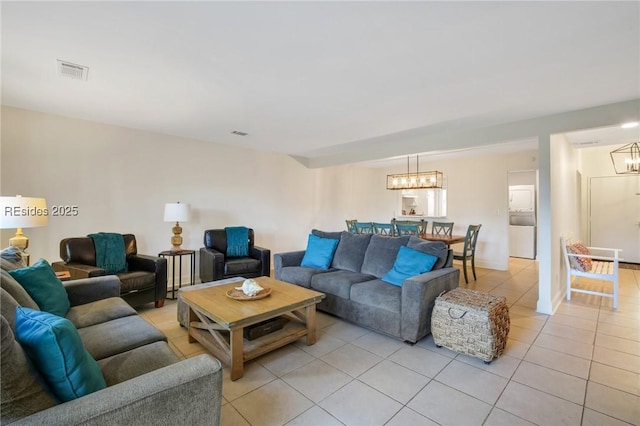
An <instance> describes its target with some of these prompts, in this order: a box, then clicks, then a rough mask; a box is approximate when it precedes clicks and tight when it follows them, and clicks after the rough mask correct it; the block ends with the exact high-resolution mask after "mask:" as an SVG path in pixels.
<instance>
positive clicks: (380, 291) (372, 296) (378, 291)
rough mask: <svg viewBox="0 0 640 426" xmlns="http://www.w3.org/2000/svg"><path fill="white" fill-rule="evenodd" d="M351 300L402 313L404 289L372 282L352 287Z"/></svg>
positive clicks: (376, 281) (377, 281)
mask: <svg viewBox="0 0 640 426" xmlns="http://www.w3.org/2000/svg"><path fill="white" fill-rule="evenodd" d="M351 300H352V301H354V302H358V303H360V304H362V305H366V306H371V307H375V308H377V309H384V310H385V311H390V312H394V313H399V312H400V305H401V301H402V288H401V287H398V286H395V285H391V284H387V283H385V282H384V281H382V280H372V281H366V282H363V283H358V284H354V285H352V286H351Z"/></svg>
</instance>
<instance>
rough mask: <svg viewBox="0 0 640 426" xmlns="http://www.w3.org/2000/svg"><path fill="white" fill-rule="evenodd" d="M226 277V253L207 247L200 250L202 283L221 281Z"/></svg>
mask: <svg viewBox="0 0 640 426" xmlns="http://www.w3.org/2000/svg"><path fill="white" fill-rule="evenodd" d="M223 277H224V253H222V252H219V251H218V250H215V249H210V248H206V247H201V248H200V281H201V282H203V283H206V282H209V281H217V280H221V279H222V278H223Z"/></svg>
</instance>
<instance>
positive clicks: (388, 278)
mask: <svg viewBox="0 0 640 426" xmlns="http://www.w3.org/2000/svg"><path fill="white" fill-rule="evenodd" d="M437 261H438V258H437V257H436V256H432V255H430V254H427V253H423V252H421V251H418V250H414V249H410V248H409V247H407V246H400V250H398V255H397V256H396V261H395V263H394V264H393V268H391V269H390V270H389V272H387V273H386V274H385V276H384V277H382V278H381V279H382V281H384V282H387V283H389V284H393V285H397V286H401V285H402V282H403V281H404V280H405V279H407V278H409V277H413V276H414V275H420V274H424V273H425V272H429V271H430V270H431V269H433V265H435V264H436V262H437Z"/></svg>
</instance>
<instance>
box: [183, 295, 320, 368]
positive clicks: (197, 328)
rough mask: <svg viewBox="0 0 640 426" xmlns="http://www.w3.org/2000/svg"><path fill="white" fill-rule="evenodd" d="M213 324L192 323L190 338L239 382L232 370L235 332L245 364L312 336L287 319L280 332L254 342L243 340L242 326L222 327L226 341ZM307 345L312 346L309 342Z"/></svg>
mask: <svg viewBox="0 0 640 426" xmlns="http://www.w3.org/2000/svg"><path fill="white" fill-rule="evenodd" d="M314 308H315V306H314ZM212 325H213V324H211V323H210V324H207V325H204V324H203V323H202V322H197V321H196V322H192V323H191V324H190V327H189V336H190V337H191V338H193V339H195V340H197V341H198V342H199V343H200V344H201V345H202V346H204V347H205V349H207V350H208V351H209V352H211V354H213V355H214V356H215V357H216V358H218V359H219V360H220V361H221V362H222V363H223V364H226V365H228V366H231V367H232V372H231V373H232V374H231V379H232V380H235V379H236V377H234V376H236V374H237V373H235V372H234V371H233V370H234V369H233V366H234V364H235V363H234V362H233V360H232V359H231V358H232V353H233V350H232V349H231V346H232V342H231V334H232V332H233V334H234V335H238V336H240V337H239V338H240V339H242V363H244V362H246V361H249V360H252V359H254V358H257V357H259V356H262V355H264V354H266V353H268V352H271V351H273V350H275V349H277V348H280V347H282V346H285V345H288V344H289V343H293V342H295V341H296V340H299V339H301V338H303V337H309V336H308V330H307V325H306V324H304V323H301V322H299V321H297V320H295V319H293V318H288V321H286V323H285V324H284V325H283V327H282V328H281V329H280V330H276V331H273V332H271V333H269V334H266V335H264V336H261V337H258V338H256V339H253V340H247V339H244V337H243V327H239V328H237V329H234V330H232V331H229V330H225V329H223V328H219V329H217V330H215V331H216V334H217V335H218V337H219V338H221V339H224V341H223V342H219V341H216V339H215V338H214V337H213V335H212V333H211V331H210V329H211V328H212ZM314 337H315V336H314ZM307 344H313V343H312V342H308V343H307ZM239 377H242V372H240V373H239ZM239 377H237V378H239Z"/></svg>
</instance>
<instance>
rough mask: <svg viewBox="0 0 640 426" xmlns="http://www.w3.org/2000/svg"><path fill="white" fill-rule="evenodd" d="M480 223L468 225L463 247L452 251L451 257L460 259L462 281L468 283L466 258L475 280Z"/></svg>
mask: <svg viewBox="0 0 640 426" xmlns="http://www.w3.org/2000/svg"><path fill="white" fill-rule="evenodd" d="M481 226H482V225H469V228H467V235H466V236H465V238H464V248H463V250H462V252H456V251H454V252H453V258H454V259H456V260H462V270H463V271H464V282H465V283H467V284H469V280H468V278H467V259H471V270H472V271H473V280H474V281H476V243H477V242H478V233H479V232H480V227H481Z"/></svg>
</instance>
